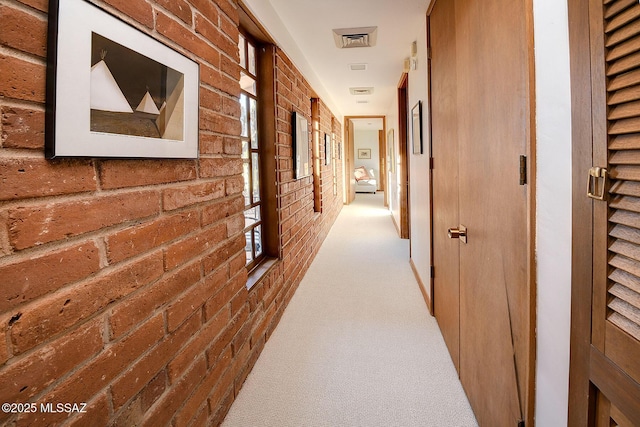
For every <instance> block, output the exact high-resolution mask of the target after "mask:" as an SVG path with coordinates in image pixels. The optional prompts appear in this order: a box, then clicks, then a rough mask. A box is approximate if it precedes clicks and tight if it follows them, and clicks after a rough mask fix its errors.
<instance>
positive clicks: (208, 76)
mask: <svg viewBox="0 0 640 427" xmlns="http://www.w3.org/2000/svg"><path fill="white" fill-rule="evenodd" d="M200 79H201V80H202V82H203V83H205V84H208V85H209V86H211V87H213V88H215V89H218V90H220V91H222V92H224V93H227V94H229V95H231V96H234V97H236V98H238V99H239V98H240V82H239V80H238V79H233V78H231V77H229V76H227V75H226V74H224V73H222V72H220V70H218V69H215V68H211V67H210V66H208V65H207V64H205V63H200ZM201 114H202V113H201ZM234 135H240V131H239V130H238V132H237V133H235V134H234Z"/></svg>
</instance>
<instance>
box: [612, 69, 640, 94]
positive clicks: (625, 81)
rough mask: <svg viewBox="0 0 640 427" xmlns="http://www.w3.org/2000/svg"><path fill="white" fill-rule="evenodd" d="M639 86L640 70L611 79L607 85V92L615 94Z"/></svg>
mask: <svg viewBox="0 0 640 427" xmlns="http://www.w3.org/2000/svg"><path fill="white" fill-rule="evenodd" d="M638 84H640V70H634V71H629V72H628V73H624V74H620V75H619V76H615V77H613V78H611V80H609V84H608V85H607V92H613V91H616V90H620V89H624V88H626V87H630V86H635V85H638Z"/></svg>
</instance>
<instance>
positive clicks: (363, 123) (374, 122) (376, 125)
mask: <svg viewBox="0 0 640 427" xmlns="http://www.w3.org/2000/svg"><path fill="white" fill-rule="evenodd" d="M351 122H352V123H353V129H354V130H384V123H383V122H382V119H376V118H362V119H351Z"/></svg>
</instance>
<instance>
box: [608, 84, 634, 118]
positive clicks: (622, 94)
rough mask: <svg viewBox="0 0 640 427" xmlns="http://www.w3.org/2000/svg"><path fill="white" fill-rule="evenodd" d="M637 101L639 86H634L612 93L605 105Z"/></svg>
mask: <svg viewBox="0 0 640 427" xmlns="http://www.w3.org/2000/svg"><path fill="white" fill-rule="evenodd" d="M638 99H640V86H638V85H636V86H631V87H628V88H625V89H621V90H618V91H616V92H614V94H613V95H610V96H609V100H608V101H607V105H609V106H612V105H618V104H624V103H625V102H631V101H637V100H638ZM627 117H630V116H627ZM609 119H611V118H610V117H609Z"/></svg>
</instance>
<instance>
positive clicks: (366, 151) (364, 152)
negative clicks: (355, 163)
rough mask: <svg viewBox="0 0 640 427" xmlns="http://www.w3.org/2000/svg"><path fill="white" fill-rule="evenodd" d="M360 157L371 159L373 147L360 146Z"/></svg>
mask: <svg viewBox="0 0 640 427" xmlns="http://www.w3.org/2000/svg"><path fill="white" fill-rule="evenodd" d="M358 158H359V159H370V158H371V148H358Z"/></svg>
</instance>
